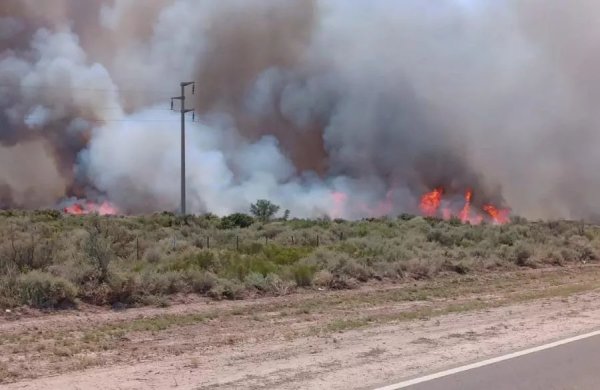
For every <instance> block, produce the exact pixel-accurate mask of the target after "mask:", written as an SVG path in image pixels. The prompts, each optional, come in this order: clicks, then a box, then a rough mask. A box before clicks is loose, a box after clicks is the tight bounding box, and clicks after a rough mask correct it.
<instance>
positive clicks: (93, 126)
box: [0, 0, 600, 218]
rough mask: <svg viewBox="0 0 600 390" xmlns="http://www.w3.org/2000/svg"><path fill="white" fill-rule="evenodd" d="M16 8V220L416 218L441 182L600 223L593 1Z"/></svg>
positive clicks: (5, 82)
mask: <svg viewBox="0 0 600 390" xmlns="http://www.w3.org/2000/svg"><path fill="white" fill-rule="evenodd" d="M140 4H141V3H140V2H139V1H131V0H88V1H80V0H47V1H43V2H42V1H39V0H3V1H2V3H1V4H0V162H2V168H0V207H51V206H53V205H57V204H60V203H61V202H62V201H64V200H65V199H70V198H72V197H79V198H82V197H87V198H92V199H95V200H105V199H108V200H110V201H112V202H114V203H115V204H116V205H117V206H118V207H119V208H120V209H122V210H125V211H128V212H149V211H155V210H162V209H168V210H175V209H176V208H177V202H178V199H179V193H178V191H179V185H178V169H179V144H178V142H179V140H178V137H177V134H178V116H177V114H176V113H172V112H170V111H169V110H168V102H169V98H170V97H171V96H175V95H177V94H178V93H179V88H178V85H179V82H180V81H184V80H195V81H196V82H197V94H196V95H195V96H194V97H193V98H192V97H191V96H190V102H191V104H193V105H194V107H195V108H196V110H197V114H198V117H199V118H200V122H199V123H189V124H188V130H189V144H188V164H189V173H188V187H189V191H190V193H189V195H188V198H189V202H190V205H189V208H190V209H191V210H192V211H193V212H204V211H212V212H216V213H220V214H223V213H229V212H232V211H239V210H242V211H244V210H246V209H247V207H248V204H249V203H250V202H253V201H255V200H256V199H258V198H268V199H272V200H273V201H275V202H276V203H279V204H281V205H282V207H284V208H289V209H291V210H292V211H293V213H294V214H295V215H298V216H317V215H322V214H329V215H332V216H340V217H348V218H358V217H364V216H372V215H382V214H394V213H400V212H416V211H417V205H418V200H419V197H420V196H421V195H422V194H423V193H425V192H427V191H430V190H432V189H434V188H437V187H440V186H443V187H444V189H445V191H446V193H447V194H448V195H449V196H455V197H458V198H460V197H462V196H463V194H464V192H465V191H466V190H467V189H472V190H473V193H474V195H473V204H474V205H475V206H477V207H481V206H482V205H484V204H485V203H487V202H492V203H494V204H496V205H498V206H509V207H511V208H512V209H513V211H514V212H515V213H518V214H523V215H525V216H528V217H566V218H587V217H591V216H594V215H598V214H599V213H600V206H597V205H596V202H595V193H596V192H597V190H598V189H600V178H598V177H597V175H596V174H595V166H596V164H597V163H600V161H598V160H599V158H598V157H596V156H597V155H598V154H597V153H596V146H597V145H598V144H600V133H598V131H597V130H596V129H597V128H598V125H599V123H598V122H600V116H599V115H598V114H597V112H598V110H597V109H596V107H595V104H596V102H597V101H598V97H599V96H600V81H598V80H599V79H598V78H597V76H596V73H597V72H596V69H597V68H598V67H597V66H596V65H598V64H600V54H598V53H600V52H599V51H598V50H596V42H598V38H599V36H600V28H599V27H598V25H597V23H595V21H594V20H593V19H592V18H590V17H589V16H590V15H594V14H596V13H597V11H600V6H598V5H597V4H596V2H594V1H592V0H577V1H573V2H569V3H568V4H567V2H563V1H559V0H549V1H548V0H544V1H542V0H532V1H528V2H522V1H517V0H509V1H505V2H478V1H474V0H446V1H438V2H432V1H423V0H407V1H395V0H373V1H369V2H366V1H365V2H358V1H357V2H349V1H347V0H272V1H264V0H206V1H197V0H147V1H144V5H143V7H142V6H141V5H140Z"/></svg>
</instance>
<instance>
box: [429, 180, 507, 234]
mask: <svg viewBox="0 0 600 390" xmlns="http://www.w3.org/2000/svg"><path fill="white" fill-rule="evenodd" d="M472 201H473V190H471V189H467V190H466V191H465V194H464V198H463V200H462V206H461V203H460V202H457V201H454V200H453V199H452V197H448V198H447V199H445V198H444V188H443V187H439V188H436V189H434V190H433V191H431V192H428V193H426V194H424V195H423V196H421V202H420V204H419V208H420V209H421V212H422V213H423V215H425V216H427V217H439V218H443V219H444V220H449V219H451V218H458V219H459V220H460V221H461V222H462V223H470V224H471V225H479V224H480V223H482V222H484V221H486V222H490V223H494V224H498V225H501V224H505V223H508V222H509V217H510V210H509V209H503V208H498V207H497V206H494V205H492V204H490V203H484V204H483V205H482V206H481V208H476V207H474V206H473V204H472Z"/></svg>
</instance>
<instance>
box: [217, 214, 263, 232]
mask: <svg viewBox="0 0 600 390" xmlns="http://www.w3.org/2000/svg"><path fill="white" fill-rule="evenodd" d="M253 223H254V218H252V217H251V216H250V215H248V214H243V213H235V214H231V215H228V216H226V217H223V218H221V223H220V224H219V228H220V229H233V228H236V227H238V228H242V229H244V228H247V227H250V226H251V225H252V224H253Z"/></svg>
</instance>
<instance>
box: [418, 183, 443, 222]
mask: <svg viewBox="0 0 600 390" xmlns="http://www.w3.org/2000/svg"><path fill="white" fill-rule="evenodd" d="M443 192H444V191H443V189H442V188H436V189H435V190H433V191H431V192H428V193H426V194H425V195H423V196H422V197H421V204H420V206H419V207H420V208H421V211H422V212H423V214H425V215H426V216H428V217H433V216H435V214H436V213H437V211H438V209H439V208H440V203H441V202H442V194H443Z"/></svg>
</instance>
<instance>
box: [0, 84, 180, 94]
mask: <svg viewBox="0 0 600 390" xmlns="http://www.w3.org/2000/svg"><path fill="white" fill-rule="evenodd" d="M0 87H7V88H27V89H59V90H61V89H62V90H66V91H70V90H77V91H92V92H132V93H133V92H139V93H146V92H158V93H163V94H165V95H169V94H170V93H172V92H173V91H167V90H164V89H140V88H135V89H126V88H89V87H66V86H52V85H22V84H18V83H14V84H8V83H0Z"/></svg>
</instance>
